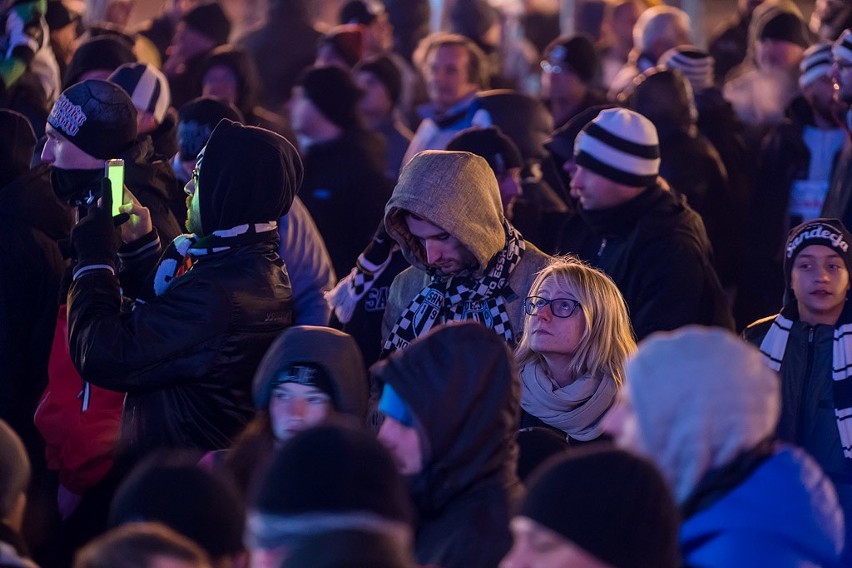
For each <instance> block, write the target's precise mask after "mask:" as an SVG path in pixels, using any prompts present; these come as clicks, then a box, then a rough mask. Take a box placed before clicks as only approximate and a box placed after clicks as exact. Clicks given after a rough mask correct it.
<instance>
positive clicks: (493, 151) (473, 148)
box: [446, 126, 524, 176]
mask: <svg viewBox="0 0 852 568" xmlns="http://www.w3.org/2000/svg"><path fill="white" fill-rule="evenodd" d="M446 149H447V150H448V151H453V152H470V153H471V154H476V155H477V156H482V157H483V158H485V160H486V161H487V162H488V165H489V166H491V169H492V170H494V175H495V176H500V175H503V174H505V173H506V172H507V171H508V170H509V169H511V168H521V167H523V165H524V160H523V158H521V152H520V151H519V150H518V147H517V146H515V143H514V142H512V141H511V140H510V139H509V137H508V136H506V135H505V134H503V133H502V132H501V131H500V129H499V128H497V127H496V126H489V127H487V128H476V127H474V128H468V129H467V130H463V131H461V132H459V133H458V134H456V135H455V136H454V137H453V139H452V140H450V142H449V143H448V144H447V148H446Z"/></svg>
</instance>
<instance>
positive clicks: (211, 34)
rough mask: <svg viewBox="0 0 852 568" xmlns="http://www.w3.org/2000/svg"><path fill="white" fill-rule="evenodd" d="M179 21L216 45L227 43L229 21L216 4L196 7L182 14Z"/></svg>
mask: <svg viewBox="0 0 852 568" xmlns="http://www.w3.org/2000/svg"><path fill="white" fill-rule="evenodd" d="M181 21H183V23H184V24H186V25H187V26H188V27H190V28H192V29H193V30H195V31H197V32H198V33H200V34H201V35H203V36H204V37H207V38H209V39H210V41H212V42H213V43H214V44H216V45H223V44H225V43H228V36H229V35H231V21H230V20H229V19H228V16H226V15H225V11H224V10H222V7H221V6H220V5H219V3H218V2H208V3H206V4H200V5H199V6H196V7H195V8H193V9H192V10H190V11H189V12H187V13H186V14H184V16H183V17H182V18H181Z"/></svg>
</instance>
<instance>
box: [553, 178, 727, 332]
mask: <svg viewBox="0 0 852 568" xmlns="http://www.w3.org/2000/svg"><path fill="white" fill-rule="evenodd" d="M559 251H560V252H563V253H572V254H576V255H578V256H579V257H580V258H581V259H583V260H585V261H587V262H589V263H590V264H592V265H593V266H595V267H597V268H600V269H601V270H603V271H604V272H606V273H607V274H608V275H609V276H610V277H611V278H612V279H613V280H614V281H615V283H616V285H618V289H619V290H621V293H622V294H623V295H624V299H625V301H626V302H627V307H628V308H629V309H630V319H631V321H632V322H633V330H634V331H635V333H636V337H637V338H638V339H642V338H644V337H645V336H647V335H649V334H651V333H652V332H654V331H661V330H672V329H676V328H678V327H681V326H683V325H687V324H690V323H694V324H701V325H717V326H721V327H726V328H728V329H733V320H732V317H731V312H730V308H729V306H728V301H727V298H726V297H725V294H724V292H723V291H722V287H721V285H720V283H719V279H718V277H717V276H716V271H715V270H714V268H713V264H712V260H711V249H710V243H709V240H708V239H707V234H706V232H705V230H704V224H703V223H702V222H701V218H700V217H699V216H698V214H697V213H695V211H693V210H692V209H690V208H689V207H688V206H687V205H686V203H684V201H683V198H682V197H678V196H677V195H675V194H674V193H672V192H671V191H667V190H664V189H663V188H661V187H660V186H653V187H650V188H648V189H647V190H645V191H644V192H643V193H641V194H640V195H638V196H637V197H635V198H633V199H631V200H630V201H628V202H626V203H623V204H621V205H617V206H615V207H610V208H607V209H599V210H594V211H585V210H581V211H580V212H579V214H577V215H575V216H573V217H572V218H570V219H569V220H568V221H567V223H566V224H565V226H564V227H563V230H562V238H561V241H560V245H559Z"/></svg>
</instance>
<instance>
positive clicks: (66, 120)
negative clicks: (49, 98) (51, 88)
mask: <svg viewBox="0 0 852 568" xmlns="http://www.w3.org/2000/svg"><path fill="white" fill-rule="evenodd" d="M47 121H48V122H49V123H50V125H51V126H53V127H54V128H56V129H58V130H61V131H62V132H63V134H65V135H67V136H76V135H77V133H78V132H79V131H80V127H81V126H83V123H85V122H86V115H85V114H84V113H83V109H82V108H81V107H80V106H79V105H75V104H74V103H72V102H71V101H69V100H68V98H67V97H66V96H65V95H61V96H60V97H59V98H58V99H57V100H56V103H54V105H53V109H52V110H51V111H50V116H49V117H48V118H47Z"/></svg>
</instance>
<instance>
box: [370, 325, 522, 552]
mask: <svg viewBox="0 0 852 568" xmlns="http://www.w3.org/2000/svg"><path fill="white" fill-rule="evenodd" d="M474 354H475V355H474ZM373 372H374V374H375V376H376V377H377V378H378V379H379V380H380V381H382V382H383V383H385V384H389V385H391V386H392V387H393V388H394V390H395V391H396V392H397V394H399V396H400V398H401V399H402V400H403V401H405V403H406V404H407V405H408V406H409V409H410V411H411V414H412V415H413V417H414V423H415V428H417V430H418V434H419V437H420V440H421V446H422V448H423V450H424V454H425V455H424V461H423V463H424V467H423V470H422V471H421V472H420V473H418V474H417V475H415V476H414V477H413V478H412V479H411V492H412V498H413V500H414V502H415V505H416V507H417V512H418V514H419V523H418V527H417V534H416V537H415V557H416V559H417V561H418V563H420V564H434V565H437V566H442V567H443V568H462V567H465V568H478V567H496V566H497V564H498V563H499V562H500V559H501V558H502V557H503V556H504V555H505V554H506V553H507V552H508V550H509V548H510V546H511V537H510V535H509V530H508V521H509V516H510V514H511V510H512V507H513V505H514V503H515V502H516V500H517V499H518V498H519V497H520V493H521V485H520V482H519V481H518V478H517V476H516V474H515V465H516V461H517V444H516V440H515V432H516V430H517V423H518V407H519V406H518V405H519V382H518V377H517V374H516V372H515V369H514V365H513V364H512V362H511V356H510V354H509V351H508V348H507V347H506V345H505V343H503V341H502V339H501V338H499V337H498V336H497V335H496V334H494V333H493V332H491V331H490V330H488V329H486V328H485V327H484V326H481V325H479V324H476V323H463V324H452V325H447V326H440V327H438V328H436V329H435V330H433V331H432V332H430V333H429V334H427V335H426V336H424V337H423V338H420V339H419V340H417V341H415V342H414V343H412V344H411V346H410V347H408V348H407V349H405V350H403V351H400V352H397V353H395V354H394V355H393V356H392V357H390V358H389V359H387V360H385V361H383V362H381V363H379V364H377V365H376V366H375V367H374V368H373Z"/></svg>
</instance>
